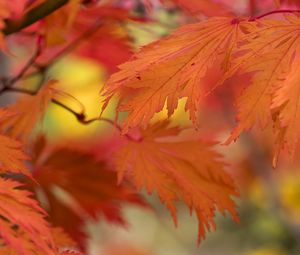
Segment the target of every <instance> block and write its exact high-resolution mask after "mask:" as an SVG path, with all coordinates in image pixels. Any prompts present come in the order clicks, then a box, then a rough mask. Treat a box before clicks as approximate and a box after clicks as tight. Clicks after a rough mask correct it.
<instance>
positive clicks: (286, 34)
mask: <svg viewBox="0 0 300 255" xmlns="http://www.w3.org/2000/svg"><path fill="white" fill-rule="evenodd" d="M285 18H286V19H285V20H281V21H276V20H269V19H265V20H259V21H257V22H258V26H257V29H255V30H254V31H253V32H252V33H249V34H247V35H245V37H244V39H245V43H244V45H243V46H242V47H240V49H239V52H238V53H237V54H239V53H240V55H241V56H240V57H237V59H236V60H235V61H236V63H237V64H236V65H233V68H232V70H234V71H232V70H230V71H229V73H231V74H230V75H232V73H234V72H236V71H237V70H239V72H240V73H252V74H253V75H252V80H251V84H250V85H249V86H248V87H247V88H246V89H245V90H244V92H243V94H242V95H241V96H240V97H239V98H238V100H237V108H238V115H237V120H238V124H237V126H236V127H235V129H234V130H233V131H232V133H231V136H230V137H229V138H228V139H227V141H226V142H225V143H226V144H229V143H231V142H232V141H233V140H236V139H237V138H238V136H239V135H240V134H241V133H242V132H243V131H245V130H249V129H250V128H252V127H253V126H254V125H255V124H256V123H258V124H259V127H260V128H261V129H264V128H265V127H266V126H267V125H268V124H269V123H271V122H272V119H271V104H272V98H273V96H274V93H275V92H276V90H277V88H278V86H279V85H280V84H281V82H282V81H283V80H285V79H286V78H287V77H288V76H289V75H290V73H291V66H292V65H293V61H294V60H295V59H297V58H299V49H300V48H299V46H298V45H299V44H298V40H299V38H300V33H299V24H300V19H299V18H298V17H297V16H294V15H286V16H285ZM230 75H229V76H230ZM225 76H226V75H225Z"/></svg>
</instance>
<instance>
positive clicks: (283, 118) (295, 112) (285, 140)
mask: <svg viewBox="0 0 300 255" xmlns="http://www.w3.org/2000/svg"><path fill="white" fill-rule="evenodd" d="M299 64H300V63H299V60H298V61H297V62H295V63H294V64H293V65H292V68H291V70H290V73H289V74H288V75H287V76H286V78H285V79H284V80H283V81H282V82H281V83H280V85H279V86H278V88H277V89H276V92H275V94H274V98H273V104H272V108H273V109H274V110H275V111H276V113H277V118H278V121H279V125H277V126H275V127H277V129H278V130H277V133H276V134H277V135H278V137H277V141H280V142H279V144H278V147H277V148H275V149H277V151H276V150H275V155H279V152H280V151H281V150H282V149H284V147H286V148H287V151H288V152H289V154H290V156H291V157H294V154H295V150H296V145H297V142H298V139H299V130H300V120H299V118H300V105H299V103H300V98H299V97H300V74H299V71H300V68H299ZM276 161H277V159H275V161H274V165H276Z"/></svg>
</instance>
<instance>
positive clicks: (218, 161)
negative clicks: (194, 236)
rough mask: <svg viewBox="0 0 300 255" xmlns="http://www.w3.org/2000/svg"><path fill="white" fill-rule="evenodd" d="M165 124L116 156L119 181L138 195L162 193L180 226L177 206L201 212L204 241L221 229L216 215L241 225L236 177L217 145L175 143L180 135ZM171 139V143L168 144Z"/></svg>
mask: <svg viewBox="0 0 300 255" xmlns="http://www.w3.org/2000/svg"><path fill="white" fill-rule="evenodd" d="M168 124H169V123H168V122H167V121H165V122H160V123H156V124H154V125H152V126H150V127H149V128H148V129H147V130H142V131H141V138H140V139H139V140H138V141H133V140H130V141H128V143H127V144H126V145H125V146H124V147H123V148H121V149H120V150H119V151H117V152H116V169H117V171H118V180H119V182H121V181H122V180H123V179H124V177H127V178H128V179H130V180H132V182H133V183H134V184H135V186H136V187H137V188H138V189H141V188H144V187H145V188H146V189H147V191H148V193H150V194H151V193H153V192H157V194H158V196H159V197H160V199H161V201H162V202H163V203H164V204H165V205H166V206H167V208H168V209H169V210H170V212H171V214H172V216H173V219H174V222H175V224H176V225H177V216H176V208H175V202H176V201H177V200H179V199H181V200H183V201H184V202H185V204H186V205H187V206H188V207H189V208H190V210H191V211H192V210H194V211H195V212H196V215H197V218H198V222H199V223H198V226H199V236H198V240H199V241H200V240H201V239H202V238H204V237H205V231H206V230H210V229H211V228H213V229H215V222H214V216H215V212H216V210H219V211H220V212H222V213H223V214H224V213H225V211H229V212H230V214H231V215H232V217H233V218H234V220H236V221H238V216H237V212H236V210H235V203H234V202H233V201H232V199H231V196H236V195H237V191H236V189H235V186H234V184H233V181H232V179H231V177H230V176H229V175H228V174H227V173H226V172H225V170H224V167H225V166H224V163H223V162H222V157H221V155H220V154H219V153H217V152H215V151H214V150H213V149H212V144H206V143H204V142H202V141H199V140H187V141H174V140H172V139H170V137H171V138H173V139H174V137H175V136H177V135H178V134H179V133H180V130H179V129H178V128H176V127H174V128H168ZM168 138H169V140H168Z"/></svg>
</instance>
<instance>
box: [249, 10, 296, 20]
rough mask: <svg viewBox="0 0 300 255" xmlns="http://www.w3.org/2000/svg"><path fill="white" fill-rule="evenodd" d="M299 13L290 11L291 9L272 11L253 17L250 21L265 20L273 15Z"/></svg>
mask: <svg viewBox="0 0 300 255" xmlns="http://www.w3.org/2000/svg"><path fill="white" fill-rule="evenodd" d="M297 12H300V10H289V9H285V10H274V11H270V12H267V13H264V14H261V15H260V16H256V17H251V18H250V19H249V21H254V20H257V19H261V18H264V17H266V16H269V15H273V14H279V13H297Z"/></svg>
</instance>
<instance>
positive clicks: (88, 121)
mask: <svg viewBox="0 0 300 255" xmlns="http://www.w3.org/2000/svg"><path fill="white" fill-rule="evenodd" d="M3 92H17V93H22V94H26V95H30V96H34V95H36V94H37V93H38V90H35V91H33V90H29V89H25V88H16V87H5V90H2V91H0V95H1V94H2V93H3ZM77 101H78V100H77ZM51 102H52V103H54V104H56V105H58V106H60V107H61V108H63V109H65V110H67V111H68V112H70V113H72V114H73V115H74V116H75V118H76V119H77V120H78V122H79V123H81V124H83V125H89V124H91V123H93V122H98V121H99V122H106V123H108V124H110V125H112V126H114V127H115V128H116V129H117V130H118V131H119V132H120V133H122V127H121V126H120V125H119V124H117V123H116V122H115V121H113V120H111V119H108V118H104V117H96V118H91V119H87V116H86V113H85V109H84V108H83V109H82V110H81V112H76V111H75V110H73V109H72V108H71V107H69V106H68V105H66V104H64V103H62V102H61V101H59V100H57V99H55V98H52V99H51ZM78 102H79V101H78ZM80 105H83V104H82V103H80ZM124 136H125V137H126V138H127V139H128V140H131V141H135V142H138V141H139V139H135V138H134V137H132V136H130V135H129V134H124Z"/></svg>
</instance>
